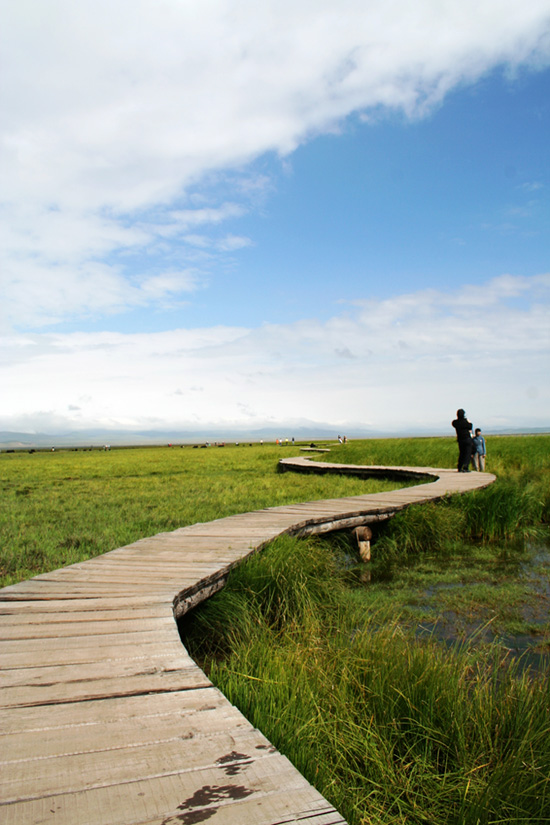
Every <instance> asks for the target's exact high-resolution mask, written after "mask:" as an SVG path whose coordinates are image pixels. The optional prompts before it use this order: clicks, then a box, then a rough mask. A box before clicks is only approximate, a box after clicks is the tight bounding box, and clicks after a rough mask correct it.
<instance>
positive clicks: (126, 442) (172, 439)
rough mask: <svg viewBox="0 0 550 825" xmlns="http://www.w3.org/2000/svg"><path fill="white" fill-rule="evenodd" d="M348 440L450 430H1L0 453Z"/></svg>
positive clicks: (542, 430)
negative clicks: (38, 431) (55, 449)
mask: <svg viewBox="0 0 550 825" xmlns="http://www.w3.org/2000/svg"><path fill="white" fill-rule="evenodd" d="M339 432H340V433H341V434H342V435H346V436H347V437H348V438H351V439H354V438H392V437H394V438H399V437H401V438H405V437H408V436H411V437H413V436H418V437H420V436H424V437H426V436H449V437H452V434H451V433H449V432H448V431H447V430H445V431H440V432H435V431H421V430H417V431H412V430H411V431H409V432H404V431H401V432H388V431H382V430H373V429H364V430H362V429H358V428H354V429H353V431H339V430H337V429H336V428H335V427H334V426H333V425H331V424H317V425H311V426H307V427H296V428H285V427H279V428H275V427H266V428H263V429H257V430H236V429H231V430H229V429H228V430H223V429H219V430H217V431H216V430H215V429H212V430H143V431H139V432H134V431H128V430H86V431H76V432H65V433H21V432H9V431H4V432H2V431H0V450H4V451H5V450H9V449H11V450H29V449H38V450H45V449H51V448H52V447H53V448H59V449H69V448H74V447H103V446H105V445H110V446H111V447H130V446H136V447H139V446H142V447H146V446H158V445H163V444H204V443H205V442H206V441H208V442H213V443H214V442H218V443H219V442H223V441H225V442H255V441H260V440H261V439H263V440H264V441H275V439H276V438H288V439H291V438H295V439H296V441H313V440H315V439H319V440H328V439H336V438H337V435H338V433H339ZM547 432H550V427H533V428H525V429H515V430H510V429H509V430H493V431H491V432H490V431H487V433H486V434H489V435H491V434H493V435H507V434H508V435H533V434H536V433H547Z"/></svg>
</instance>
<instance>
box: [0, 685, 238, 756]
mask: <svg viewBox="0 0 550 825" xmlns="http://www.w3.org/2000/svg"><path fill="white" fill-rule="evenodd" d="M223 705H226V706H227V707H229V708H230V707H231V705H230V704H229V702H228V701H227V699H226V698H225V697H224V696H223V695H222V694H221V693H220V692H219V691H218V690H217V689H216V688H214V687H213V686H212V685H208V686H207V687H206V688H197V689H195V690H183V691H174V692H170V693H157V694H146V693H144V694H139V695H136V696H124V697H118V696H112V697H107V698H106V699H103V701H101V702H96V701H94V700H89V701H85V700H84V701H81V702H69V703H67V704H63V703H58V704H57V705H49V706H48V708H47V709H46V710H44V708H42V707H14V708H2V707H0V742H1V741H3V740H2V739H1V737H2V735H5V734H12V733H15V734H17V733H19V732H23V731H28V732H36V733H40V735H42V734H43V733H44V732H45V731H48V730H61V731H63V730H65V729H70V728H77V729H78V728H82V729H85V730H91V729H93V728H94V727H95V726H100V727H101V726H103V725H107V724H113V723H114V722H116V721H118V720H127V721H130V722H131V721H132V720H134V722H135V724H136V725H139V724H140V722H141V720H142V719H146V718H149V717H151V718H153V717H157V716H158V717H162V716H173V715H175V716H180V715H181V716H182V718H185V717H186V716H187V715H189V714H193V713H198V712H202V711H205V710H210V709H214V710H216V709H220V707H221V706H223ZM11 741H14V739H12V740H11ZM2 756H3V758H4V759H9V758H10V753H9V751H7V750H2ZM27 756H32V750H31V751H30V752H29V753H28V754H27Z"/></svg>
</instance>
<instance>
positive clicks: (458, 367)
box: [0, 275, 550, 432]
mask: <svg viewBox="0 0 550 825" xmlns="http://www.w3.org/2000/svg"><path fill="white" fill-rule="evenodd" d="M511 295H513V296H515V297H516V298H518V297H519V298H520V299H521V300H520V303H519V304H518V303H517V302H515V301H510V296H511ZM465 296H467V297H468V300H465ZM472 298H474V299H475V300H472ZM1 355H2V359H1V363H2V364H3V366H2V367H1V368H0V383H1V385H2V387H3V389H4V399H5V400H4V404H3V412H2V415H1V416H0V430H2V429H12V430H21V429H25V427H26V426H30V424H29V422H31V421H32V422H34V426H35V427H36V428H38V429H40V430H46V429H47V427H48V425H51V426H53V424H51V422H57V425H59V424H60V422H62V423H63V425H64V427H65V428H70V429H82V428H85V427H90V426H93V427H97V426H104V427H116V428H119V427H131V428H147V427H152V426H154V427H161V426H164V427H179V428H182V429H185V428H187V427H190V426H193V425H195V426H198V425H201V426H202V425H207V424H208V423H214V422H217V423H218V424H219V427H221V428H223V426H227V427H229V426H232V425H235V424H237V425H242V426H247V427H249V428H254V427H260V426H262V425H264V424H267V423H270V422H271V423H282V424H284V423H285V422H290V421H293V420H296V419H309V420H312V421H315V420H323V421H331V422H334V425H335V426H337V425H341V429H344V427H345V428H346V429H348V430H349V428H350V427H353V424H354V422H356V423H357V422H360V423H361V424H363V425H371V426H374V427H376V428H379V429H393V428H396V427H399V428H401V427H405V428H407V427H408V428H411V429H412V428H422V427H425V428H427V429H432V430H433V431H435V432H440V431H445V430H446V422H448V421H450V417H449V416H450V414H451V413H454V411H455V410H456V409H457V408H458V407H464V408H465V409H467V410H468V412H469V414H470V416H471V417H472V419H475V421H476V423H480V424H481V425H482V426H483V427H484V428H487V429H489V428H490V427H491V426H493V427H494V426H514V425H523V426H527V425H532V426H548V425H549V424H550V420H549V416H548V410H549V409H550V386H549V384H548V380H547V378H546V376H547V375H548V374H549V372H550V275H541V276H537V277H534V278H527V277H515V278H511V277H510V276H503V277H502V278H496V279H494V280H493V281H490V282H488V283H487V284H485V285H484V286H479V287H476V288H475V289H474V288H472V287H464V288H462V289H460V290H457V291H456V292H454V293H442V292H440V291H437V290H431V291H422V292H418V293H411V294H409V295H404V296H400V297H398V298H396V299H393V300H390V301H379V302H374V301H369V302H358V303H357V304H356V306H355V307H354V308H353V309H352V311H350V312H349V313H347V314H342V315H339V316H335V317H333V318H331V319H329V320H328V321H327V322H326V323H321V322H320V321H301V322H299V323H294V324H288V325H283V324H277V325H266V326H262V327H259V328H257V329H246V328H240V327H214V328H211V329H198V330H174V331H171V332H165V333H154V334H133V335H123V334H121V333H106V332H104V333H97V334H84V333H74V334H71V335H60V334H56V335H53V334H44V335H38V334H35V335H32V336H28V335H27V336H13V335H12V336H9V337H6V338H5V339H4V340H3V349H2V353H1ZM351 355H353V357H350V356H351ZM29 416H30V417H29ZM40 422H41V423H40Z"/></svg>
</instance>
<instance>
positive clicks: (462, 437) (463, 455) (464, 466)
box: [452, 410, 473, 473]
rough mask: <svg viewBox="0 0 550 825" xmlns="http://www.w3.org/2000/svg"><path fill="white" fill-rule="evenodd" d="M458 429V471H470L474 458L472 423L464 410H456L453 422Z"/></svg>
mask: <svg viewBox="0 0 550 825" xmlns="http://www.w3.org/2000/svg"><path fill="white" fill-rule="evenodd" d="M452 424H453V427H454V428H455V430H456V440H457V441H458V467H457V469H458V472H459V473H469V472H470V460H471V458H472V447H473V443H472V424H471V422H470V421H468V419H467V418H466V413H465V412H464V410H457V411H456V418H455V420H454V421H453V422H452Z"/></svg>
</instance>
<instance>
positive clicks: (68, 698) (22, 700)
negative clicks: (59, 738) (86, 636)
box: [0, 665, 210, 708]
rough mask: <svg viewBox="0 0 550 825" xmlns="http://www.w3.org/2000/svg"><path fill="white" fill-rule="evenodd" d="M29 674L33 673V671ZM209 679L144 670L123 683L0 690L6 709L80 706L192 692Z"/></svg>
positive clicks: (185, 671) (196, 672)
mask: <svg viewBox="0 0 550 825" xmlns="http://www.w3.org/2000/svg"><path fill="white" fill-rule="evenodd" d="M30 670H34V669H33V668H30ZM209 684H210V681H209V680H208V678H207V677H206V676H205V675H204V673H203V672H202V670H201V669H200V668H199V667H197V666H196V665H194V666H193V665H189V666H188V667H185V668H180V669H179V670H175V671H164V670H162V669H161V668H160V669H158V670H157V669H153V668H149V669H147V668H145V669H144V672H142V673H136V674H135V675H130V676H127V677H125V678H124V679H121V678H119V677H118V676H117V675H115V676H114V677H113V678H110V677H105V678H98V679H85V680H83V681H78V679H77V680H75V681H67V682H55V683H51V682H49V683H46V684H43V685H41V684H30V685H18V686H16V687H2V688H0V704H1V705H2V706H3V707H5V708H9V707H17V706H21V705H51V704H59V703H63V702H80V701H82V700H84V699H86V700H89V699H104V698H105V697H109V696H135V695H136V694H140V693H160V692H167V691H175V690H192V689H195V688H198V687H206V686H207V685H209Z"/></svg>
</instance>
